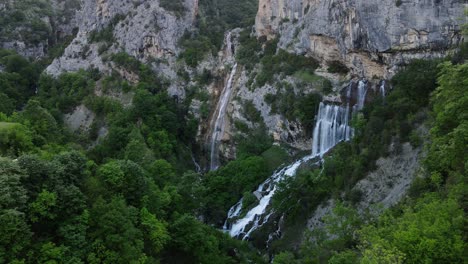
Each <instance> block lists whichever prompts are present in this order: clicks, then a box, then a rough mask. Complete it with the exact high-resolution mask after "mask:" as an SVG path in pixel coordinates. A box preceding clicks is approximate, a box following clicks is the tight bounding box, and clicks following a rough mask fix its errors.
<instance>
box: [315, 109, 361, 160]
mask: <svg viewBox="0 0 468 264" xmlns="http://www.w3.org/2000/svg"><path fill="white" fill-rule="evenodd" d="M348 121H349V107H341V106H338V105H327V104H325V103H323V102H322V103H320V108H319V112H318V115H317V122H316V124H315V128H314V135H313V141H312V156H320V157H322V156H323V155H324V154H326V153H327V152H328V151H329V150H330V149H332V148H333V147H334V146H336V144H338V143H339V142H341V141H346V140H349V139H350V138H351V135H352V130H351V128H350V127H349V126H348Z"/></svg>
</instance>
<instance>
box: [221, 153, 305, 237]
mask: <svg viewBox="0 0 468 264" xmlns="http://www.w3.org/2000/svg"><path fill="white" fill-rule="evenodd" d="M312 158H313V156H312V155H310V156H306V157H304V158H302V159H300V160H298V161H296V162H294V163H293V164H291V165H289V166H287V167H285V168H283V169H281V170H279V171H277V172H275V173H274V174H273V175H272V176H271V177H270V178H268V179H267V180H266V181H264V182H263V183H262V184H260V186H258V188H257V190H256V192H259V193H262V194H263V196H262V198H261V199H260V201H259V203H258V205H257V206H255V207H254V208H252V209H250V210H249V211H248V212H247V214H246V215H245V217H243V218H241V219H238V220H237V221H235V222H234V223H233V224H232V226H231V228H230V230H229V234H230V235H231V236H232V237H238V238H242V239H247V238H249V235H250V234H251V233H252V232H253V231H255V230H257V229H258V228H259V227H260V226H262V225H263V224H264V223H266V222H267V221H268V219H269V217H270V216H271V215H272V213H273V212H269V214H268V215H266V216H265V217H263V215H265V212H266V211H267V207H268V206H269V205H270V201H271V198H272V197H273V195H274V194H275V192H276V190H277V183H278V182H280V181H282V180H284V179H286V178H287V177H291V176H294V175H295V174H296V171H297V169H298V168H299V166H300V165H302V164H303V163H305V162H307V161H309V160H311V159H312ZM236 205H237V204H236ZM236 205H235V206H234V207H236ZM234 207H233V208H234ZM233 208H231V210H232V209H233ZM231 210H229V211H231ZM228 219H229V217H228ZM225 225H226V224H225ZM226 226H227V225H226Z"/></svg>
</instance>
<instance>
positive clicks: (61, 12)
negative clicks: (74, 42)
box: [0, 0, 80, 59]
mask: <svg viewBox="0 0 468 264" xmlns="http://www.w3.org/2000/svg"><path fill="white" fill-rule="evenodd" d="M79 8H80V1H79V0H36V1H29V2H28V1H26V0H3V1H1V3H0V18H1V19H0V48H4V49H12V50H15V51H16V52H18V53H19V54H21V55H23V56H25V57H30V58H33V59H39V58H42V57H44V56H46V55H47V53H48V51H49V48H50V47H51V46H53V45H55V44H56V43H58V42H60V41H63V39H64V37H66V36H70V35H72V34H73V33H74V29H75V27H76V25H77V21H76V19H75V14H76V10H78V9H79Z"/></svg>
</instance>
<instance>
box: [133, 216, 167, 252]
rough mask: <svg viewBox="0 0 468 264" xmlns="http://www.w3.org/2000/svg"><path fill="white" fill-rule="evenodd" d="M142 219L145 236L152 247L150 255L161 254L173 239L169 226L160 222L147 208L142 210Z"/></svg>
mask: <svg viewBox="0 0 468 264" xmlns="http://www.w3.org/2000/svg"><path fill="white" fill-rule="evenodd" d="M140 219H141V225H142V227H143V228H142V229H143V230H144V236H145V238H146V239H147V240H149V243H150V245H151V246H150V253H152V255H154V254H155V253H159V252H160V251H161V250H162V249H163V248H164V246H165V245H166V243H167V242H168V241H169V240H170V238H171V237H170V236H169V232H168V231H167V228H166V226H167V224H166V223H164V222H162V221H160V220H158V219H157V218H156V216H155V215H153V214H151V213H150V212H149V211H148V209H146V208H143V209H141V210H140Z"/></svg>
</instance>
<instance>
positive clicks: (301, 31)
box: [255, 0, 468, 78]
mask: <svg viewBox="0 0 468 264" xmlns="http://www.w3.org/2000/svg"><path fill="white" fill-rule="evenodd" d="M467 6H468V4H466V1H463V0H397V1H395V0H382V1H371V0H291V1H285V0H260V3H259V10H258V14H257V18H256V26H255V27H256V32H257V35H258V36H259V37H260V36H266V37H267V38H269V39H271V38H274V37H275V36H280V41H279V45H280V47H282V48H284V49H288V50H289V51H292V52H295V53H298V54H309V55H311V56H313V57H316V58H317V59H319V60H321V61H322V62H323V63H324V65H326V63H327V62H331V61H341V62H343V63H344V64H345V65H346V66H348V67H349V68H350V69H351V74H352V75H354V76H357V77H367V78H372V77H378V78H389V77H391V76H392V75H393V74H394V73H395V72H396V71H397V70H398V68H399V67H400V66H401V65H404V64H406V63H407V62H408V61H409V60H411V59H415V58H435V57H442V56H444V55H446V54H447V52H448V51H449V50H450V49H452V48H455V47H457V46H458V45H459V44H460V43H461V42H462V41H464V40H463V37H462V35H461V32H460V23H462V22H461V21H463V20H461V18H463V10H464V8H466V7H467Z"/></svg>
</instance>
